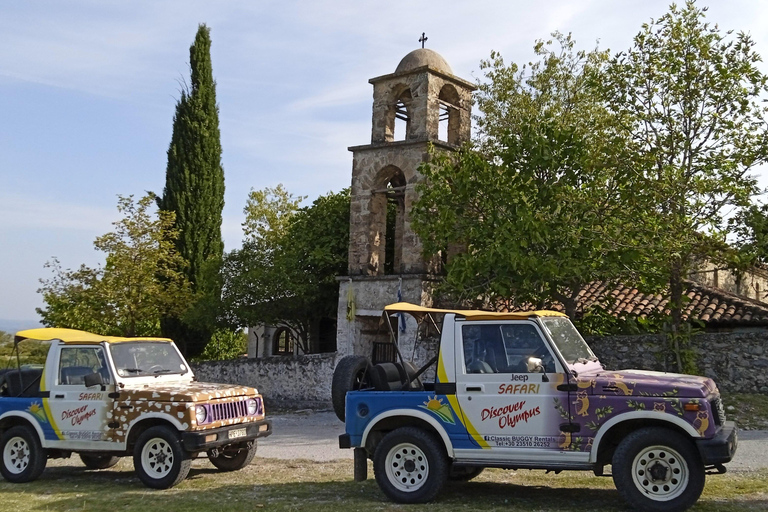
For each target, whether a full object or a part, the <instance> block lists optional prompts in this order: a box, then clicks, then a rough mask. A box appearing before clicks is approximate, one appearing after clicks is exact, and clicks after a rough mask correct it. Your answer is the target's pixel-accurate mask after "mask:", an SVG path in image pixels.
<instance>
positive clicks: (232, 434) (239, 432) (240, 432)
mask: <svg viewBox="0 0 768 512" xmlns="http://www.w3.org/2000/svg"><path fill="white" fill-rule="evenodd" d="M238 437H245V429H244V428H236V429H234V430H230V431H229V438H230V439H237V438H238Z"/></svg>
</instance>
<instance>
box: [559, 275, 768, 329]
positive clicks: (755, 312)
mask: <svg viewBox="0 0 768 512" xmlns="http://www.w3.org/2000/svg"><path fill="white" fill-rule="evenodd" d="M685 295H687V296H688V298H689V299H690V301H689V302H688V303H686V304H685V309H684V310H683V320H700V321H702V322H704V323H705V324H706V325H708V326H711V327H720V326H722V327H726V326H727V327H733V326H768V305H766V304H762V303H760V302H757V301H755V300H751V299H745V298H742V297H738V296H736V295H732V294H730V293H727V292H724V291H722V290H718V289H715V288H708V287H705V286H701V285H699V284H696V283H693V282H691V281H686V282H685ZM577 301H578V312H579V314H582V313H583V312H584V311H585V310H586V309H588V308H589V307H590V306H593V305H596V304H602V305H603V307H605V308H606V309H607V310H608V311H609V312H610V313H611V314H613V315H615V316H617V317H627V316H637V317H641V318H642V317H645V316H647V315H650V314H652V313H661V314H665V315H666V314H669V309H668V308H667V304H668V302H669V297H667V296H664V295H659V294H656V295H650V294H645V293H642V292H640V291H639V290H638V289H637V288H633V287H630V286H624V285H618V286H613V287H609V286H607V285H606V284H605V283H604V282H600V281H597V282H593V283H590V284H588V285H586V286H585V287H584V288H583V289H582V290H581V291H580V292H579V296H578V299H577ZM554 309H562V307H560V308H558V306H557V305H556V306H555V307H554Z"/></svg>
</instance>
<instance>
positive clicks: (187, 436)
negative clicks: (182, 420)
mask: <svg viewBox="0 0 768 512" xmlns="http://www.w3.org/2000/svg"><path fill="white" fill-rule="evenodd" d="M243 428H244V429H245V435H244V436H240V437H236V438H234V439H231V438H230V433H231V432H232V431H233V430H238V429H243ZM270 434H272V420H266V419H265V420H261V421H254V422H252V423H240V424H238V425H231V426H228V427H222V428H214V429H211V430H199V431H195V432H182V434H181V443H182V445H183V446H184V449H185V450H186V451H188V452H202V451H206V450H210V449H211V448H217V447H219V446H226V445H228V444H232V443H242V442H244V441H252V440H254V439H257V438H259V437H267V436H268V435H270Z"/></svg>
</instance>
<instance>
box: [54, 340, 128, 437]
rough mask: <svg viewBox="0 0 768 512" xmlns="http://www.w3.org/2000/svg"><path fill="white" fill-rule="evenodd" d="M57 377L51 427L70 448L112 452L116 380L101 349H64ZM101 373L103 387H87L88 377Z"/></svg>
mask: <svg viewBox="0 0 768 512" xmlns="http://www.w3.org/2000/svg"><path fill="white" fill-rule="evenodd" d="M51 363H53V364H55V365H56V376H55V380H54V382H52V383H51V384H50V388H49V389H50V397H49V399H48V407H49V409H50V417H51V420H52V421H51V423H52V426H53V428H54V430H55V431H56V434H57V435H58V437H59V439H60V440H61V442H62V447H66V448H72V449H77V448H87V449H99V448H100V447H101V448H104V449H106V448H108V447H109V448H112V447H113V445H112V444H111V443H110V442H109V441H108V440H107V435H106V434H107V429H108V427H107V410H108V409H111V407H112V402H113V400H111V399H110V398H109V397H108V393H109V388H110V387H112V388H114V386H113V383H114V379H113V378H112V375H111V373H110V371H109V365H108V364H107V359H106V357H105V353H104V348H103V347H102V346H101V345H83V346H72V345H62V346H61V349H60V350H59V353H58V358H57V360H56V361H52V362H51ZM93 373H99V374H100V375H101V377H102V381H103V382H104V385H103V387H104V389H102V386H99V385H96V386H92V387H90V388H88V387H86V386H85V376H86V375H89V374H93Z"/></svg>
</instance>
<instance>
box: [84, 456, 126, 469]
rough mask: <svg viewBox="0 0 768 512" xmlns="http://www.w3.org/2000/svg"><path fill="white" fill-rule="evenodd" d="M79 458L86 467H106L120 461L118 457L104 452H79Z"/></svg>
mask: <svg viewBox="0 0 768 512" xmlns="http://www.w3.org/2000/svg"><path fill="white" fill-rule="evenodd" d="M79 455H80V460H81V461H83V464H85V467H87V468H88V469H107V468H111V467H112V466H114V465H116V464H117V463H118V462H120V457H114V456H112V455H108V454H106V453H81V454H79Z"/></svg>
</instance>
